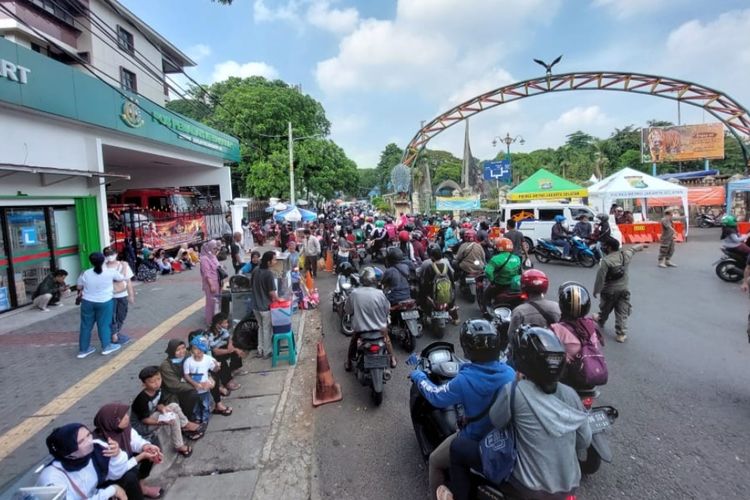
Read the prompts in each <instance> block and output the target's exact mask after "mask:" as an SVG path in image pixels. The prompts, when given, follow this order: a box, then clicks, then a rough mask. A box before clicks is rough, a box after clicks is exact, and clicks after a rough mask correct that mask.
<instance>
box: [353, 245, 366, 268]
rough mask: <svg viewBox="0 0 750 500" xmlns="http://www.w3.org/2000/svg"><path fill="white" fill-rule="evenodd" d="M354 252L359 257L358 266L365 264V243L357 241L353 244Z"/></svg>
mask: <svg viewBox="0 0 750 500" xmlns="http://www.w3.org/2000/svg"><path fill="white" fill-rule="evenodd" d="M355 253H356V256H357V258H358V259H359V267H362V266H364V265H365V259H366V258H367V248H366V245H365V243H357V244H356V246H355Z"/></svg>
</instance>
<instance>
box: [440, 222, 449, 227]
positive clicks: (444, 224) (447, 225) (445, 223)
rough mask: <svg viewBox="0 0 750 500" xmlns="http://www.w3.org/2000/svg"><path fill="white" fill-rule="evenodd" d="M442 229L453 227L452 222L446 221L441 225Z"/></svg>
mask: <svg viewBox="0 0 750 500" xmlns="http://www.w3.org/2000/svg"><path fill="white" fill-rule="evenodd" d="M440 227H451V221H449V220H444V221H443V222H441V223H440Z"/></svg>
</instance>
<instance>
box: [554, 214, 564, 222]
mask: <svg viewBox="0 0 750 500" xmlns="http://www.w3.org/2000/svg"><path fill="white" fill-rule="evenodd" d="M564 220H565V216H564V215H555V222H563V221H564Z"/></svg>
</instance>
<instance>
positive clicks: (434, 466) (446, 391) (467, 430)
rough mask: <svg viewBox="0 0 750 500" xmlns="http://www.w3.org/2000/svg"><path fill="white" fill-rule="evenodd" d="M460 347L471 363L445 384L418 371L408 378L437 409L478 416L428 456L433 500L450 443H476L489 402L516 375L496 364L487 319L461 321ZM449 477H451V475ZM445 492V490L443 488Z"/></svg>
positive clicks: (496, 342) (496, 348)
mask: <svg viewBox="0 0 750 500" xmlns="http://www.w3.org/2000/svg"><path fill="white" fill-rule="evenodd" d="M460 341H461V347H462V348H463V351H464V354H465V356H466V357H467V358H468V359H469V360H470V361H471V363H464V364H462V365H461V368H460V369H459V372H458V375H456V377H455V378H453V379H452V380H451V381H449V382H448V383H446V384H444V385H441V386H436V385H435V384H433V383H432V382H431V381H430V380H429V378H427V375H426V374H425V373H424V372H423V371H421V370H414V371H412V372H411V375H410V377H411V379H412V381H413V382H414V383H415V384H416V386H417V388H418V389H419V392H420V393H422V395H423V396H424V397H425V399H427V401H429V403H430V404H431V405H432V406H435V407H436V408H448V407H450V406H453V405H456V404H463V406H464V411H465V414H466V416H467V417H468V418H469V419H471V417H478V416H480V415H481V414H482V413H483V412H485V415H484V416H483V417H481V418H478V419H476V420H475V421H471V422H469V423H468V424H467V425H465V426H464V427H463V428H462V429H461V430H459V431H458V432H457V433H456V434H453V435H452V436H450V437H448V438H446V439H445V441H443V442H442V443H441V444H440V445H439V446H438V447H437V448H435V450H434V451H433V452H432V454H431V455H430V464H429V484H430V496H431V498H433V499H435V498H438V497H437V490H438V488H439V487H440V485H442V484H444V482H445V471H446V470H447V469H448V467H449V466H450V464H451V460H450V449H451V443H452V442H453V440H454V439H456V437H458V436H460V437H463V438H465V439H467V440H471V441H475V442H478V441H479V440H480V439H482V438H483V437H484V435H485V434H487V433H488V432H489V431H490V430H491V429H492V424H491V422H490V419H489V416H488V415H487V414H486V410H487V404H488V401H490V400H491V399H492V396H493V394H495V393H496V392H497V391H498V390H500V389H501V388H502V387H503V386H505V384H507V383H508V382H511V381H512V380H513V379H514V378H515V372H514V371H513V369H512V368H511V367H509V366H508V365H506V364H505V363H504V362H502V361H498V358H499V356H500V350H501V342H500V339H499V337H498V335H497V332H496V331H495V328H494V327H493V326H492V325H491V324H490V323H489V322H488V321H486V320H483V319H473V320H469V321H466V322H464V324H463V325H462V326H461V333H460ZM451 478H452V476H451ZM443 489H444V487H443Z"/></svg>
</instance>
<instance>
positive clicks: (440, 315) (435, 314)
mask: <svg viewBox="0 0 750 500" xmlns="http://www.w3.org/2000/svg"><path fill="white" fill-rule="evenodd" d="M432 317H433V318H435V319H448V318H449V317H450V314H448V311H435V312H433V313H432Z"/></svg>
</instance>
